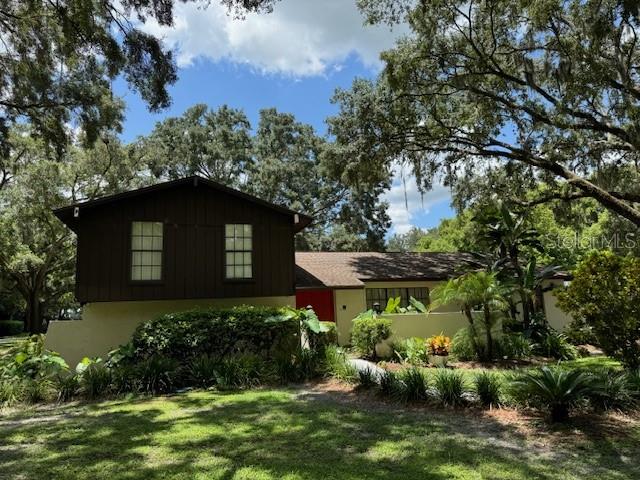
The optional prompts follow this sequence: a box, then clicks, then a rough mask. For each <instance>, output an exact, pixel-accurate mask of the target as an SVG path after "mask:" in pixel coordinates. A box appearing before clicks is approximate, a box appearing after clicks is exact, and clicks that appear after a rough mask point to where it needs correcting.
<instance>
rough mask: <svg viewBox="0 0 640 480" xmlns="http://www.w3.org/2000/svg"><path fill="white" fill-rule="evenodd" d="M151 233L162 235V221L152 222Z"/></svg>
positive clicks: (157, 235)
mask: <svg viewBox="0 0 640 480" xmlns="http://www.w3.org/2000/svg"><path fill="white" fill-rule="evenodd" d="M153 235H155V236H156V237H159V236H161V235H162V223H160V222H154V223H153Z"/></svg>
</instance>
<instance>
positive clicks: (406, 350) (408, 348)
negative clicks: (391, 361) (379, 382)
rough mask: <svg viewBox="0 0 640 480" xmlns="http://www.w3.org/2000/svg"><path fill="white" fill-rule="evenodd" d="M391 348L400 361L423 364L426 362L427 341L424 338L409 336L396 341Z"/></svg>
mask: <svg viewBox="0 0 640 480" xmlns="http://www.w3.org/2000/svg"><path fill="white" fill-rule="evenodd" d="M391 348H392V350H393V352H394V355H395V356H396V357H398V358H399V359H400V361H402V362H406V363H410V364H411V365H425V364H426V363H427V362H428V356H427V341H426V340H425V339H424V338H419V337H411V338H406V339H404V340H400V341H396V342H394V343H393V345H392V347H391Z"/></svg>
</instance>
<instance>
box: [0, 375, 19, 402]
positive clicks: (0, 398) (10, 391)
mask: <svg viewBox="0 0 640 480" xmlns="http://www.w3.org/2000/svg"><path fill="white" fill-rule="evenodd" d="M22 395H23V385H22V382H20V381H18V380H17V379H16V378H0V407H2V406H6V407H9V406H11V405H13V404H14V403H17V402H18V401H19V400H20V399H21V398H22Z"/></svg>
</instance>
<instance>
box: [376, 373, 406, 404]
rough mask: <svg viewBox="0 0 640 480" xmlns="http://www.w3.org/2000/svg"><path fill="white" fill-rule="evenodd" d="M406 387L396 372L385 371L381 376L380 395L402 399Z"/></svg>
mask: <svg viewBox="0 0 640 480" xmlns="http://www.w3.org/2000/svg"><path fill="white" fill-rule="evenodd" d="M403 389H404V385H403V384H402V381H401V380H400V379H399V378H398V375H397V374H396V373H395V372H392V371H390V370H385V371H384V372H383V373H382V375H380V393H381V394H382V395H384V396H386V397H391V398H393V399H400V398H401V397H402V391H403Z"/></svg>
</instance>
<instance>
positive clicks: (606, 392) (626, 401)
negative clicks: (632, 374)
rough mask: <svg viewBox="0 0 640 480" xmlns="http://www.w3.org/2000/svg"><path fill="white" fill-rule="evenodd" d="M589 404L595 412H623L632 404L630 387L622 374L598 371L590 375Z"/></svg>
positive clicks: (606, 370)
mask: <svg viewBox="0 0 640 480" xmlns="http://www.w3.org/2000/svg"><path fill="white" fill-rule="evenodd" d="M591 375H592V385H591V387H592V388H591V389H590V391H589V392H588V393H587V398H588V399H589V403H590V404H591V405H592V406H593V407H594V408H595V409H597V410H614V409H617V410H624V409H625V408H627V407H629V406H630V405H631V404H632V402H633V394H632V386H631V384H630V383H629V377H628V376H627V375H626V374H625V373H624V372H615V371H611V370H609V369H599V370H596V371H594V372H592V373H591Z"/></svg>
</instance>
